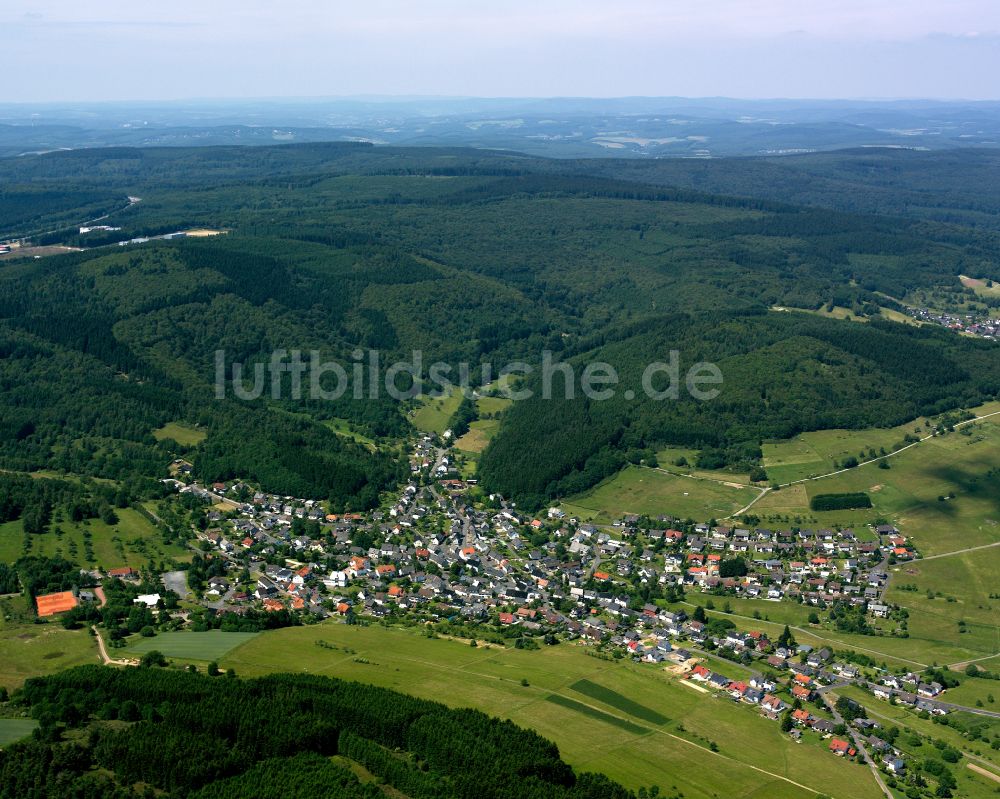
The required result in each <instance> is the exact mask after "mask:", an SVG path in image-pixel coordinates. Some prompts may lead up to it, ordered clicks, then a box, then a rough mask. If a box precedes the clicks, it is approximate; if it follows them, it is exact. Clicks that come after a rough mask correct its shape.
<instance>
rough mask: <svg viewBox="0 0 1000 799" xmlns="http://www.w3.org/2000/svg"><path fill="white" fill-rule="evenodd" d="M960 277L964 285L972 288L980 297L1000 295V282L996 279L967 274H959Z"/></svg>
mask: <svg viewBox="0 0 1000 799" xmlns="http://www.w3.org/2000/svg"><path fill="white" fill-rule="evenodd" d="M959 279H960V280H961V281H962V285H963V286H965V287H966V288H967V289H972V290H973V291H974V292H976V294H978V295H979V296H980V297H1000V284H997V283H995V282H994V281H992V280H991V281H989V282H988V283H987V281H985V280H980V279H979V278H975V277H966V276H965V275H959Z"/></svg>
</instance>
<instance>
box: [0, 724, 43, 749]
mask: <svg viewBox="0 0 1000 799" xmlns="http://www.w3.org/2000/svg"><path fill="white" fill-rule="evenodd" d="M37 726H38V722H37V721H35V720H34V719H0V746H6V745H7V744H12V743H14V742H15V741H20V740H21V739H22V738H27V737H28V736H29V735H31V731H32V730H34V729H35V727H37Z"/></svg>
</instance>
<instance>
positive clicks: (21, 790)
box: [0, 666, 634, 799]
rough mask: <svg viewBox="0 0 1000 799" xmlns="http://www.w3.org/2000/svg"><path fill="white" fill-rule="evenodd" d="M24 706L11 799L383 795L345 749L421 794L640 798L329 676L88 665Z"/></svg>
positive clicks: (489, 721)
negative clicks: (29, 733)
mask: <svg viewBox="0 0 1000 799" xmlns="http://www.w3.org/2000/svg"><path fill="white" fill-rule="evenodd" d="M13 701H14V702H15V703H16V704H18V705H21V706H23V707H25V708H26V709H27V710H28V711H29V712H30V713H31V715H32V716H33V717H34V718H36V719H38V720H39V722H40V726H39V728H38V729H37V731H36V732H35V735H34V737H33V739H32V740H30V741H27V742H25V743H21V744H16V745H14V746H11V747H10V748H8V749H7V750H5V751H2V752H0V799H34V797H38V798H39V799H41V797H45V799H63V798H64V797H65V799H70V798H72V799H89V797H95V799H96V797H101V799H104V798H105V797H112V798H113V799H117V797H140V796H146V795H149V793H150V792H149V789H150V788H151V789H153V791H154V792H157V793H159V792H166V793H167V794H168V795H170V796H174V797H193V798H196V799H209V797H212V799H227V797H243V796H249V795H252V796H255V797H275V799H277V797H282V796H289V795H295V796H300V795H301V796H304V795H307V794H313V795H316V796H324V797H344V799H347V797H352V799H353V797H376V796H382V795H383V793H382V792H381V790H379V789H378V788H376V786H375V785H374V784H373V783H368V784H366V785H362V784H361V783H360V782H359V781H358V778H357V777H356V776H355V775H354V773H353V772H352V771H350V770H349V769H348V768H346V767H345V766H343V765H340V764H339V763H337V762H334V761H331V760H330V759H329V757H330V756H332V755H337V754H340V755H342V756H345V757H347V758H350V760H352V761H356V762H358V763H360V764H362V765H363V766H364V768H365V769H367V771H368V772H370V773H371V774H372V775H374V776H375V777H376V778H377V779H379V780H380V781H382V782H384V783H385V784H386V785H389V786H392V787H393V788H395V789H397V790H399V791H400V792H402V793H404V794H405V795H407V796H411V797H414V799H424V798H426V799H430V798H431V797H434V798H437V797H441V798H449V797H450V798H453V799H488V798H489V797H509V799H515V798H516V799H525V798H526V797H546V799H629V797H633V796H634V795H633V794H632V793H631V792H630V791H627V790H626V789H624V788H622V787H621V786H620V785H617V784H616V783H613V782H611V781H610V780H608V779H607V778H605V777H603V776H600V775H595V774H590V773H584V774H577V773H575V772H573V770H572V769H571V768H570V767H569V766H568V765H567V764H566V763H565V762H564V761H563V760H562V759H561V758H560V756H559V751H558V749H557V748H556V746H555V744H553V743H551V742H550V741H548V740H546V739H544V738H542V737H541V736H539V735H538V734H537V733H534V732H531V731H529V730H525V729H522V728H520V727H517V726H516V725H514V724H512V723H511V722H508V721H501V720H499V719H495V718H491V717H489V716H486V715H485V714H483V713H480V712H479V711H475V710H464V709H450V708H448V707H446V706H445V705H442V704H439V703H437V702H429V701H426V700H421V699H415V698H413V697H409V696H406V695H404V694H399V693H396V692H394V691H389V690H386V689H383V688H376V687H373V686H367V685H362V684H360V683H354V682H346V681H342V680H335V679H330V678H325V677H313V676H304V675H275V676H271V677H264V678H260V679H255V680H241V679H238V678H233V677H228V676H227V677H222V676H219V677H208V676H205V675H199V674H190V673H187V672H182V671H175V670H164V669H160V668H156V667H145V668H137V669H126V670H114V669H107V668H102V667H98V666H83V667H79V668H76V669H72V670H70V671H66V672H62V673H60V674H56V675H54V676H51V677H46V678H36V679H31V680H29V681H28V682H27V683H26V684H25V686H24V689H23V690H22V691H21V692H20V694H19V695H17V696H15V697H14V700H13ZM78 731H83V733H84V734H82V735H81V734H79V732H78ZM139 785H142V786H147V787H145V788H142V789H140V788H138V787H136V786H139Z"/></svg>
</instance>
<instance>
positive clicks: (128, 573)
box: [108, 566, 139, 580]
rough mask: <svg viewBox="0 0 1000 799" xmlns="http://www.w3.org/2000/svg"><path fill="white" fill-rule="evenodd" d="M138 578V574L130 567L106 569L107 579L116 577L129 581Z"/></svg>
mask: <svg viewBox="0 0 1000 799" xmlns="http://www.w3.org/2000/svg"><path fill="white" fill-rule="evenodd" d="M138 576H139V573H138V572H137V571H135V569H133V568H132V567H131V566H122V567H120V568H118V569H108V577H118V578H120V579H122V580H131V579H133V578H135V577H138Z"/></svg>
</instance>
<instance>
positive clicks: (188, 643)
mask: <svg viewBox="0 0 1000 799" xmlns="http://www.w3.org/2000/svg"><path fill="white" fill-rule="evenodd" d="M258 635H260V633H224V632H221V631H220V630H209V631H207V632H203V633H193V632H185V631H181V632H169V633H159V634H158V635H156V636H154V637H152V638H140V637H138V636H134V637H133V638H132V639H130V640H129V645H128V646H127V647H126V648H125V649H124V651H123V652H124V654H125V656H126V657H142V656H143V655H145V654H146V653H147V652H153V651H157V652H161V653H163V654H164V655H166V656H167V657H168V658H177V659H178V660H185V661H186V660H204V661H211V660H218V659H219V658H221V657H222V656H223V655H225V654H226V653H227V652H230V651H232V650H233V649H235V648H236V647H238V646H241V645H242V644H245V643H247V642H248V641H251V640H253V639H254V638H256V637H257V636H258Z"/></svg>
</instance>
